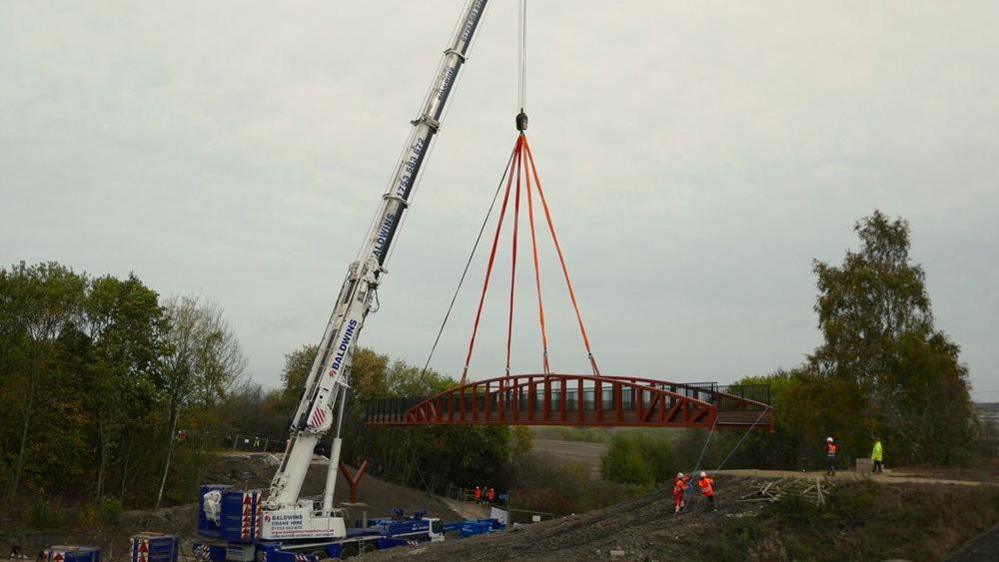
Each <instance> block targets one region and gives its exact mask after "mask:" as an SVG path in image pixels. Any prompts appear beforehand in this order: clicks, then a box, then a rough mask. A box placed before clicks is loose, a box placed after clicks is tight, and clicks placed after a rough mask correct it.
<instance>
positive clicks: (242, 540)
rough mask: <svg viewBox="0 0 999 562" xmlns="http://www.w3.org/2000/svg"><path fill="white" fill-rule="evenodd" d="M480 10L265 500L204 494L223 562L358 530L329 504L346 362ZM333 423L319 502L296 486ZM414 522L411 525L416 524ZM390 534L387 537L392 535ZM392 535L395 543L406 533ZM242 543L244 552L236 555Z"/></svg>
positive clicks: (371, 244) (400, 179)
mask: <svg viewBox="0 0 999 562" xmlns="http://www.w3.org/2000/svg"><path fill="white" fill-rule="evenodd" d="M487 1H488V0H470V1H469V3H468V5H467V6H466V7H465V9H464V12H463V13H462V15H461V19H460V20H459V23H458V26H457V28H456V31H455V34H454V36H453V37H452V38H451V41H450V43H449V45H448V48H447V49H446V50H445V51H444V56H443V59H442V61H441V63H440V66H439V68H438V71H437V74H436V76H435V78H434V81H433V83H432V86H431V88H430V91H429V93H428V94H427V97H426V99H425V101H424V103H423V106H422V108H421V112H420V115H419V117H417V118H416V119H415V120H413V121H412V122H411V124H412V131H411V132H410V135H409V140H408V141H407V144H406V148H405V150H404V152H403V155H402V158H401V160H400V161H399V163H398V165H397V166H396V170H395V174H394V176H393V179H392V181H391V183H390V184H389V186H388V189H387V191H386V192H385V194H384V195H383V196H382V201H381V204H380V206H379V210H378V214H377V215H376V219H375V221H374V222H373V223H372V228H371V230H370V231H369V232H368V234H367V236H366V238H365V241H364V245H363V247H362V249H361V252H360V255H359V258H358V260H357V261H355V262H353V263H352V264H350V267H349V268H348V270H347V275H346V277H345V278H344V281H343V286H342V287H341V288H340V293H339V295H338V296H337V300H336V304H335V305H334V308H333V312H332V314H331V316H330V319H329V323H328V324H327V326H326V331H325V333H324V334H323V338H322V341H321V343H320V345H319V350H318V353H317V354H316V359H315V361H314V363H313V364H312V368H311V370H310V372H309V376H308V378H307V379H306V383H305V390H304V392H303V394H302V399H301V402H300V403H299V406H298V410H297V411H296V413H295V416H294V418H293V421H292V424H291V427H290V437H289V439H288V443H287V446H286V449H285V453H284V457H283V459H282V460H281V463H280V466H279V467H278V469H277V472H276V473H275V474H274V478H273V480H272V481H271V485H270V490H269V491H268V492H267V493H266V494H262V493H261V492H259V491H234V490H231V489H230V488H228V487H224V486H204V487H202V494H201V498H200V500H199V507H200V510H199V532H200V534H201V535H202V536H204V537H208V538H216V539H225V540H228V541H230V546H229V547H228V554H227V555H226V558H227V559H229V560H254V559H255V558H256V557H255V556H254V552H253V548H252V545H253V543H254V542H255V541H273V540H279V541H289V540H291V541H297V542H298V543H300V544H306V543H307V544H309V545H310V546H313V547H314V546H318V545H320V544H326V543H330V544H332V543H331V541H336V540H338V539H344V538H345V537H348V535H350V534H351V532H352V531H355V530H351V531H350V532H349V531H348V528H347V521H346V518H347V516H346V513H345V512H344V510H342V509H339V508H337V507H335V506H334V504H333V492H334V489H335V486H336V474H337V467H338V465H339V462H340V447H341V444H342V441H341V438H340V434H341V433H340V432H341V426H342V424H343V412H344V407H345V401H346V399H347V392H346V389H347V388H348V387H349V374H350V365H351V358H352V355H353V352H354V348H355V345H356V343H357V339H358V337H359V335H360V333H361V329H362V328H363V327H364V321H365V318H366V317H367V316H368V314H369V313H370V312H372V311H373V305H374V303H376V302H377V300H376V297H375V294H376V292H377V290H378V286H379V284H380V283H381V281H382V279H383V277H384V276H385V274H386V273H387V271H386V269H385V261H386V258H387V257H388V255H389V249H390V247H391V245H392V241H393V240H394V239H395V237H396V235H397V234H398V232H399V228H400V225H401V219H402V215H403V213H404V212H405V211H406V208H407V206H408V204H409V201H410V199H411V197H412V193H413V188H414V187H415V185H416V183H417V177H418V176H419V173H420V170H421V168H422V166H423V163H424V160H425V158H426V156H427V153H428V151H429V148H430V143H431V140H432V139H433V137H434V135H435V134H436V133H437V131H438V128H439V127H440V123H441V118H442V116H443V114H444V109H445V106H446V104H447V101H448V98H449V97H450V94H451V92H452V90H453V89H454V85H455V82H456V80H457V78H458V73H459V71H460V70H461V67H462V65H463V64H464V63H465V61H466V54H467V52H468V48H469V45H470V44H471V41H472V37H473V36H474V34H475V31H476V29H477V28H478V25H479V22H480V20H481V18H482V15H483V12H484V10H485V8H486V4H487ZM334 422H335V424H336V429H335V433H334V437H333V441H332V446H331V447H330V454H329V467H328V471H327V475H326V487H325V493H324V494H323V496H322V497H321V498H320V499H312V498H301V497H300V492H301V489H302V483H303V481H304V480H305V476H306V473H307V471H308V469H309V464H310V463H311V461H312V456H313V451H314V450H315V448H316V445H317V444H318V443H319V442H320V440H321V439H322V438H323V436H324V435H326V434H327V432H329V430H330V429H331V428H332V427H333V424H334ZM421 519H422V518H416V520H417V521H418V520H421ZM383 523H384V525H383V526H384V527H385V528H391V525H390V524H389V523H385V522H383ZM376 526H377V525H376ZM428 526H429V522H428V521H425V520H424V521H423V523H413V524H412V525H410V528H411V529H417V528H418V530H420V531H421V532H422V534H423V535H427V531H428V530H429V531H430V535H435V534H434V533H433V531H432V529H429V528H428V529H424V527H428ZM398 530H399V529H396V531H398ZM394 532H395V531H386V533H387V534H389V535H391V534H393V533H394ZM386 533H383V534H386ZM355 534H356V533H355ZM395 534H398V535H400V536H401V535H405V534H406V533H404V532H402V533H395ZM241 544H242V545H244V546H239V545H241ZM269 544H271V543H269ZM271 546H272V545H271ZM248 547H250V548H248ZM289 547H290V548H292V549H293V550H294V544H292V543H285V546H283V547H282V548H289ZM210 550H211V549H210V548H207V547H206V548H205V549H203V551H204V552H208V551H210ZM329 554H331V555H332V554H333V553H332V552H330V553H329ZM211 558H213V559H214V558H216V556H211Z"/></svg>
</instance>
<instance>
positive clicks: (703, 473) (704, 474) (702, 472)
mask: <svg viewBox="0 0 999 562" xmlns="http://www.w3.org/2000/svg"><path fill="white" fill-rule="evenodd" d="M707 477H708V473H707V472H704V471H703V470H702V471H701V478H707Z"/></svg>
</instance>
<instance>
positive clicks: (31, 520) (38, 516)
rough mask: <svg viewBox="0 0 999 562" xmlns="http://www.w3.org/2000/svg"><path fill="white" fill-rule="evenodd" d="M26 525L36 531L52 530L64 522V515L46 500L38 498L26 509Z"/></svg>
mask: <svg viewBox="0 0 999 562" xmlns="http://www.w3.org/2000/svg"><path fill="white" fill-rule="evenodd" d="M27 519H28V525H30V526H31V527H34V528H36V529H54V528H57V527H60V526H61V525H63V524H64V523H65V521H66V517H65V514H64V512H63V511H62V510H60V509H59V508H58V507H56V506H54V505H52V503H51V502H50V501H49V500H48V499H47V498H44V497H42V498H38V499H37V500H35V501H34V502H33V503H32V504H31V507H30V508H28V517H27Z"/></svg>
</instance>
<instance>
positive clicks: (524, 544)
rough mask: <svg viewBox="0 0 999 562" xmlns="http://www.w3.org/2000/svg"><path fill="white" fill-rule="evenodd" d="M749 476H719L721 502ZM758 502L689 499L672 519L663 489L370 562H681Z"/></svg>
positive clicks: (744, 487)
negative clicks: (712, 504)
mask: <svg viewBox="0 0 999 562" xmlns="http://www.w3.org/2000/svg"><path fill="white" fill-rule="evenodd" d="M758 482H759V481H758V480H754V479H749V478H738V479H735V478H726V477H721V478H720V479H719V481H718V494H719V497H721V498H733V497H738V496H740V495H742V494H744V493H746V492H748V491H749V490H751V489H752V488H753V487H754V486H756V485H757V483H758ZM759 509H761V506H760V504H752V503H736V502H734V501H731V500H720V501H719V509H718V511H717V512H714V513H712V512H709V511H708V510H707V509H706V506H705V502H704V499H703V498H701V497H700V496H694V498H693V500H692V502H691V506H690V510H689V511H688V512H686V513H683V514H681V515H679V516H674V515H673V499H672V497H671V496H670V495H669V493H668V492H666V491H661V492H658V493H654V494H650V495H647V496H644V497H641V498H637V499H634V500H631V501H627V502H624V503H621V504H618V505H615V506H612V507H609V508H606V509H601V510H597V511H592V512H589V513H584V514H581V515H572V516H569V517H565V518H562V519H557V520H554V521H548V522H544V523H538V524H535V525H531V526H528V527H522V528H518V529H517V530H514V531H512V532H509V533H496V534H493V535H489V536H485V537H476V538H473V539H469V540H462V541H446V542H444V543H443V544H435V545H425V546H419V547H415V548H402V549H394V550H388V551H384V552H378V553H375V554H373V555H371V559H372V560H414V561H419V560H440V559H446V560H551V561H555V560H560V561H561V560H615V559H618V560H684V559H687V558H686V556H685V554H687V553H689V552H691V550H692V549H696V548H697V544H698V542H699V541H700V540H701V537H703V536H705V535H706V534H708V533H710V532H712V530H713V529H715V528H716V524H717V521H718V519H721V518H728V517H751V516H753V515H755V513H756V512H758V510H759Z"/></svg>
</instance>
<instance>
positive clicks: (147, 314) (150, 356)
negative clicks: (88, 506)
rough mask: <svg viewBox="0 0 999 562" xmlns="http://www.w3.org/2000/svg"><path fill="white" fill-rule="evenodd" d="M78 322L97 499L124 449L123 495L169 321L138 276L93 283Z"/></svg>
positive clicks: (151, 405)
mask: <svg viewBox="0 0 999 562" xmlns="http://www.w3.org/2000/svg"><path fill="white" fill-rule="evenodd" d="M89 285H90V286H89V290H88V293H87V297H86V299H85V300H84V303H83V307H82V315H81V320H80V324H81V327H82V329H83V331H84V333H85V335H86V336H87V339H86V341H87V344H88V345H87V347H88V350H87V351H88V354H87V358H86V362H85V370H86V372H87V375H88V376H87V379H88V385H87V392H86V394H85V398H84V403H85V406H86V409H87V411H88V412H90V413H91V414H92V418H93V420H94V424H95V425H96V430H97V441H98V446H97V450H98V457H99V461H98V463H97V467H98V469H97V481H96V490H95V496H96V499H97V500H98V501H99V500H101V498H103V496H104V494H105V483H106V476H107V469H108V465H109V463H110V462H111V460H112V457H113V455H114V451H113V449H114V448H115V447H119V446H120V447H121V449H122V450H121V451H120V455H121V457H122V466H121V475H120V478H121V495H124V493H125V488H126V482H127V481H128V471H129V464H130V462H131V458H132V453H133V451H134V447H135V445H136V439H134V437H135V436H136V434H137V432H135V431H126V430H127V429H128V428H129V426H131V425H133V424H134V425H140V424H143V423H144V422H148V421H149V415H148V414H149V412H150V411H152V410H154V409H155V401H156V398H157V394H156V392H155V385H156V377H157V375H158V367H159V363H158V360H159V357H160V355H161V354H162V353H163V350H164V346H163V331H164V329H165V321H164V317H163V311H162V309H161V308H160V306H159V303H158V295H157V294H156V292H155V291H152V290H150V289H149V288H147V287H146V286H145V285H143V284H142V282H141V281H139V279H138V278H136V277H135V276H134V275H129V277H128V279H126V280H124V281H122V280H119V279H117V278H115V277H111V276H109V275H108V276H104V277H100V278H97V279H94V280H93V281H91V282H90V283H89Z"/></svg>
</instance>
